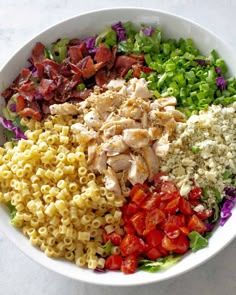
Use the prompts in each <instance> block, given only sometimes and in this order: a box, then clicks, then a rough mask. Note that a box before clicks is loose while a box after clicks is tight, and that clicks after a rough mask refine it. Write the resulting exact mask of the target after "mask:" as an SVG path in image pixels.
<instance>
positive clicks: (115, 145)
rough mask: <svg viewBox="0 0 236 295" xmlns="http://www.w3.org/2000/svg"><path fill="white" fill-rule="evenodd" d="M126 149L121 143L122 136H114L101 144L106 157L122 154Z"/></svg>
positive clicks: (124, 144)
mask: <svg viewBox="0 0 236 295" xmlns="http://www.w3.org/2000/svg"><path fill="white" fill-rule="evenodd" d="M128 148H129V147H128V146H127V144H126V143H125V142H124V141H123V138H122V135H115V136H113V137H112V138H110V139H109V140H108V141H106V142H104V143H103V144H102V149H103V151H106V152H107V155H108V156H116V155H119V154H122V153H124V152H126V151H127V150H128Z"/></svg>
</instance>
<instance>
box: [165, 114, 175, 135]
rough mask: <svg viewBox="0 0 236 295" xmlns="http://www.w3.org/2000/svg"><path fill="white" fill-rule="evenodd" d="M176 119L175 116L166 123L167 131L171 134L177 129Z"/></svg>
mask: <svg viewBox="0 0 236 295" xmlns="http://www.w3.org/2000/svg"><path fill="white" fill-rule="evenodd" d="M176 125H177V123H176V121H175V119H174V118H171V119H170V120H169V121H168V122H167V123H166V125H165V131H166V133H167V134H168V135H169V136H170V135H171V134H172V133H173V132H174V131H175V129H176Z"/></svg>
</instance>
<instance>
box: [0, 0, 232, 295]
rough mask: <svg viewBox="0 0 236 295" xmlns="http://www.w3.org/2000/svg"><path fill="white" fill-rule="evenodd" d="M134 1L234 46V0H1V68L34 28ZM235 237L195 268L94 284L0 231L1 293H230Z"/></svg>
mask: <svg viewBox="0 0 236 295" xmlns="http://www.w3.org/2000/svg"><path fill="white" fill-rule="evenodd" d="M121 6H135V7H137V6H139V7H148V8H156V9H161V10H165V11H168V12H172V13H176V14H179V15H181V16H185V17H187V18H190V19H192V20H194V21H196V22H198V23H200V24H202V25H204V26H205V27H207V28H208V29H210V30H212V31H213V32H215V33H217V34H218V35H219V36H221V37H222V38H223V39H224V40H225V41H226V42H228V43H230V44H231V45H232V46H233V47H234V48H235V49H236V29H235V28H236V17H235V15H236V1H234V0H228V1H227V0H153V1H151V0H145V1H142V0H133V1H132V0H119V1H117V0H113V1H111V0H109V1H108V0H100V1H92V0H85V1H81V0H50V1H48V0H40V1H36V0H34V1H33V0H21V1H18V0H0V68H1V66H2V65H3V64H4V63H5V62H6V61H7V60H8V59H9V58H10V56H11V55H12V54H13V53H14V52H15V51H16V50H17V49H18V48H19V47H21V46H22V45H23V44H24V43H25V42H26V41H28V40H29V39H30V38H31V37H33V36H34V35H35V34H37V33H39V32H40V31H42V30H44V29H46V28H47V27H48V26H49V25H51V24H54V23H56V22H58V21H60V20H63V19H65V18H68V17H71V16H74V15H76V14H79V13H83V12H86V11H89V10H94V9H101V8H108V7H121ZM235 257H236V240H234V241H233V242H232V243H231V244H230V245H229V246H228V247H227V248H226V249H224V251H222V252H221V253H219V254H218V255H217V256H215V257H214V258H213V259H211V260H210V261H208V262H207V263H205V264H204V265H202V266H200V267H198V268H197V269H195V270H193V271H191V272H189V273H187V274H184V275H182V276H179V277H177V278H174V279H171V280H169V281H165V282H161V283H158V284H151V285H149V286H141V287H140V286H139V287H126V288H114V287H99V286H94V285H90V284H84V283H81V282H77V281H73V280H70V279H67V278H64V277H62V276H60V275H58V274H55V273H52V272H50V271H48V270H46V269H44V268H42V267H41V266H39V265H37V264H36V263H35V262H33V261H31V260H30V259H29V258H28V257H26V256H25V255H24V254H22V253H21V252H20V251H19V250H18V249H17V248H16V247H15V246H14V245H12V244H11V243H10V242H9V241H8V240H7V238H6V237H5V236H3V234H1V232H0V294H5V295H15V294H17V295H39V294H46V295H48V294H49V295H56V294H60V295H65V294H66V295H75V294H80V295H85V294H88V295H90V294H96V295H101V294H104V295H108V294H109V295H110V294H111V295H118V294H128V295H134V294H136V295H141V294H149V295H152V294H158V295H164V294H165V295H166V294H167V295H172V294H173V295H199V294H202V295H211V294H214V295H222V294H224V295H233V294H235V293H236V258H235Z"/></svg>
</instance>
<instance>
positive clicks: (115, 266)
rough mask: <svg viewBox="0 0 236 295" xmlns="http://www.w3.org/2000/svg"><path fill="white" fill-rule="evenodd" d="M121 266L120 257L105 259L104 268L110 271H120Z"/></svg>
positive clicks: (113, 256) (112, 256) (114, 256)
mask: <svg viewBox="0 0 236 295" xmlns="http://www.w3.org/2000/svg"><path fill="white" fill-rule="evenodd" d="M121 265H122V257H121V256H120V255H116V254H114V255H111V256H109V257H107V259H106V262H105V266H106V268H107V269H110V270H119V269H121Z"/></svg>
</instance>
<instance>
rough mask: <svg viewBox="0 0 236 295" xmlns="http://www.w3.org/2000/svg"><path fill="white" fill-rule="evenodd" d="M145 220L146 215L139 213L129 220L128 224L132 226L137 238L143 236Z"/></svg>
mask: <svg viewBox="0 0 236 295" xmlns="http://www.w3.org/2000/svg"><path fill="white" fill-rule="evenodd" d="M145 219H146V213H145V212H142V211H139V212H137V213H135V214H134V215H133V216H132V217H131V218H130V222H131V224H132V225H133V227H134V229H135V231H136V233H137V234H138V235H139V236H142V235H143V231H144V230H145Z"/></svg>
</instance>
